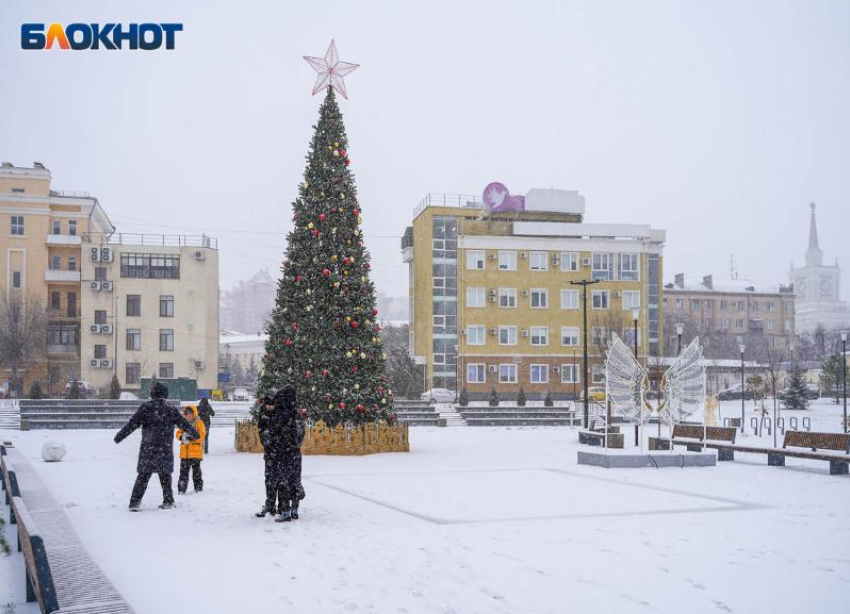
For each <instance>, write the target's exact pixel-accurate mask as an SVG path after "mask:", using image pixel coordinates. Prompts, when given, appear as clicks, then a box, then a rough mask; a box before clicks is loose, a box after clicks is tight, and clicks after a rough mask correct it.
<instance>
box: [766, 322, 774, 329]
mask: <svg viewBox="0 0 850 614" xmlns="http://www.w3.org/2000/svg"><path fill="white" fill-rule="evenodd" d="M765 326H766V327H767V330H773V320H767V321H766V322H765Z"/></svg>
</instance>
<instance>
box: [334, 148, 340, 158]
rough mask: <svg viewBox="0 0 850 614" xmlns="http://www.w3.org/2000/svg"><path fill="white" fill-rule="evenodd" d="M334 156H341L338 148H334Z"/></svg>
mask: <svg viewBox="0 0 850 614" xmlns="http://www.w3.org/2000/svg"><path fill="white" fill-rule="evenodd" d="M334 158H339V152H338V151H337V150H336V149H334Z"/></svg>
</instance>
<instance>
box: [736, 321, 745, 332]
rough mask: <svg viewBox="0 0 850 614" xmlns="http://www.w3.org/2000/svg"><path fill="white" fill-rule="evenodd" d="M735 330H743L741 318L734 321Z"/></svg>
mask: <svg viewBox="0 0 850 614" xmlns="http://www.w3.org/2000/svg"><path fill="white" fill-rule="evenodd" d="M735 328H737V329H738V330H744V320H743V318H738V319H737V320H735Z"/></svg>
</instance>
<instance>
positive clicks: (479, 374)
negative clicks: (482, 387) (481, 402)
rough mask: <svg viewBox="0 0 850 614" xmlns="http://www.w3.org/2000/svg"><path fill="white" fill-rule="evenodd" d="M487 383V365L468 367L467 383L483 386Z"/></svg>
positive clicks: (478, 364) (475, 364)
mask: <svg viewBox="0 0 850 614" xmlns="http://www.w3.org/2000/svg"><path fill="white" fill-rule="evenodd" d="M486 381H487V375H486V365H483V364H480V363H474V364H468V365H466V383H467V384H483V383H485V382H486Z"/></svg>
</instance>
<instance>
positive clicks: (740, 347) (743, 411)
mask: <svg viewBox="0 0 850 614" xmlns="http://www.w3.org/2000/svg"><path fill="white" fill-rule="evenodd" d="M738 350H739V351H740V352H741V433H743V432H744V417H745V415H746V409H745V407H744V397H745V396H746V394H745V392H746V383H745V382H744V352H745V351H746V350H747V346H746V345H744V340H743V339H742V338H740V337H739V338H738Z"/></svg>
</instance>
